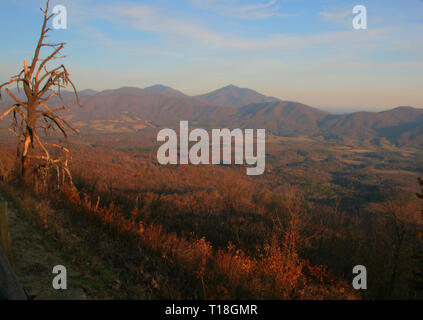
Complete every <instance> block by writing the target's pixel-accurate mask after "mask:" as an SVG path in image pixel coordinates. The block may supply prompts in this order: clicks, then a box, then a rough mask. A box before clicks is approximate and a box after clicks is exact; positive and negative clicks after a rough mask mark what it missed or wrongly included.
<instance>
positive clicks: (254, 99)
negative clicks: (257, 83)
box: [197, 84, 280, 108]
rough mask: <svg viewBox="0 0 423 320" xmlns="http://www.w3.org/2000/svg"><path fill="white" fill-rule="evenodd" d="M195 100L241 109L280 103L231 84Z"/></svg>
mask: <svg viewBox="0 0 423 320" xmlns="http://www.w3.org/2000/svg"><path fill="white" fill-rule="evenodd" d="M197 98H199V99H202V100H204V101H207V102H209V103H212V104H215V105H220V106H225V107H237V108H239V107H242V106H245V105H248V104H252V103H266V102H275V101H280V100H279V99H276V98H273V97H267V96H265V95H263V94H261V93H259V92H257V91H254V90H251V89H248V88H240V87H237V86H235V85H233V84H230V85H227V86H226V87H223V88H220V89H217V90H215V91H212V92H209V93H206V94H202V95H199V96H197Z"/></svg>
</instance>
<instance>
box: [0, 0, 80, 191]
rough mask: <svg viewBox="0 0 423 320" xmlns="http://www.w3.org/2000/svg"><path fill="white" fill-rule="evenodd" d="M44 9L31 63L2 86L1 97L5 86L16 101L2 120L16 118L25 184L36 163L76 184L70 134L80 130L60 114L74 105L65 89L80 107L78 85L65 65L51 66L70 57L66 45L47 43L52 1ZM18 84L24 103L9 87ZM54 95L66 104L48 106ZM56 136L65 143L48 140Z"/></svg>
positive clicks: (12, 128)
mask: <svg viewBox="0 0 423 320" xmlns="http://www.w3.org/2000/svg"><path fill="white" fill-rule="evenodd" d="M40 10H41V12H42V13H43V16H44V19H43V25H42V29H41V35H40V38H39V40H38V43H37V46H36V48H35V53H34V56H33V58H32V61H31V64H30V65H28V63H27V60H26V59H25V60H24V68H23V70H22V71H21V72H20V73H19V74H18V75H16V76H14V77H12V78H11V79H10V81H8V82H6V83H4V84H2V85H0V97H1V89H2V88H3V87H5V91H6V93H7V94H8V95H9V96H10V98H11V99H12V101H13V102H12V103H13V104H12V105H11V106H10V108H9V109H7V110H6V111H5V112H4V113H3V114H2V115H0V120H2V119H3V118H4V117H6V116H8V115H12V117H13V119H12V124H11V126H10V127H9V130H10V131H11V132H12V133H13V134H14V135H15V136H16V137H17V138H18V144H17V159H18V165H19V167H20V168H19V169H18V170H19V171H20V175H21V176H22V178H23V179H24V180H25V181H26V180H27V178H28V176H29V173H30V170H29V168H30V165H31V164H34V166H33V167H34V169H36V168H38V169H39V168H44V170H45V172H47V171H49V170H51V169H54V171H55V172H56V174H57V178H58V179H59V181H62V182H63V183H65V179H66V177H67V178H68V179H69V181H70V183H72V178H71V174H70V171H69V169H68V161H69V158H70V146H69V141H68V132H69V131H73V132H75V133H77V134H79V131H78V130H77V129H75V128H73V127H72V126H71V125H70V124H69V123H68V121H66V120H65V119H64V118H63V117H62V116H60V115H59V113H60V111H62V110H67V109H68V108H69V107H70V105H63V104H64V103H63V99H62V95H61V89H63V88H66V87H68V86H71V87H72V89H73V93H74V94H75V98H76V102H77V104H78V105H79V97H78V93H77V90H76V87H75V85H74V84H73V82H72V81H71V80H70V79H69V72H68V70H67V69H66V67H65V66H64V65H63V64H61V65H58V66H55V67H53V68H50V67H49V68H48V66H47V65H48V64H49V63H50V62H52V61H54V60H58V59H63V58H65V57H66V56H63V55H62V54H61V51H62V49H63V48H64V46H65V44H66V43H52V42H47V41H46V38H48V33H49V32H50V31H51V29H50V28H48V27H47V24H48V22H49V21H50V19H51V18H53V16H54V14H49V13H48V11H49V0H48V1H47V3H46V6H45V9H44V10H43V9H40ZM43 48H48V49H51V52H50V55H48V56H47V57H45V58H41V57H40V52H41V50H42V49H43ZM15 84H16V87H17V91H18V93H20V91H21V90H23V92H24V94H25V98H24V99H23V100H22V101H21V100H20V99H19V96H18V95H15V94H13V93H12V91H10V90H9V89H8V88H7V87H8V86H11V85H15ZM54 96H58V97H59V98H60V101H62V103H61V106H60V107H54V108H53V107H51V106H50V107H49V106H48V103H49V100H50V99H51V98H53V97H54ZM40 132H43V133H44V136H43V137H41V136H40V135H39V133H40ZM52 134H54V135H55V136H56V137H58V138H64V143H63V142H60V140H61V139H59V142H58V143H51V142H48V139H46V138H47V137H48V136H50V135H52ZM53 150H55V151H53ZM53 153H59V156H54V155H53V156H52V154H53Z"/></svg>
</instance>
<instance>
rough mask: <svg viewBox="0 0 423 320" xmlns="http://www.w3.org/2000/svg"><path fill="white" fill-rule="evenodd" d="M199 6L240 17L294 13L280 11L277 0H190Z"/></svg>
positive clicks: (284, 15) (278, 15) (263, 16)
mask: <svg viewBox="0 0 423 320" xmlns="http://www.w3.org/2000/svg"><path fill="white" fill-rule="evenodd" d="M191 2H192V3H193V4H194V5H196V6H199V7H202V8H206V9H209V10H213V11H215V12H217V13H219V14H221V15H225V16H232V17H236V18H241V19H266V18H269V17H291V16H296V14H290V13H284V12H282V10H281V8H280V6H279V5H278V1H277V0H269V1H268V2H255V3H250V4H240V3H239V2H240V1H235V0H229V1H228V0H226V1H225V0H191Z"/></svg>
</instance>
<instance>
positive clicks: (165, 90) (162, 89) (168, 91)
mask: <svg viewBox="0 0 423 320" xmlns="http://www.w3.org/2000/svg"><path fill="white" fill-rule="evenodd" d="M144 90H145V91H149V92H158V93H161V94H164V95H167V96H170V97H183V96H185V94H184V93H182V92H181V91H178V90H175V89H173V88H171V87H168V86H164V85H162V84H155V85H152V86H150V87H147V88H144Z"/></svg>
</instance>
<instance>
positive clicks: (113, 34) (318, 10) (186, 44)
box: [0, 0, 423, 110]
mask: <svg viewBox="0 0 423 320" xmlns="http://www.w3.org/2000/svg"><path fill="white" fill-rule="evenodd" d="M58 4H60V5H64V6H65V7H66V8H67V11H68V12H67V14H68V17H67V20H68V29H67V30H54V32H53V33H52V36H51V37H52V39H53V40H60V41H65V42H67V46H66V47H65V50H64V53H65V54H66V55H67V56H68V58H67V59H66V60H65V63H66V65H67V66H68V68H69V70H70V72H71V74H72V78H73V80H74V82H75V83H76V84H77V86H78V88H79V89H86V88H93V89H97V90H102V89H110V88H117V87H122V86H137V87H146V86H149V85H152V84H157V83H160V84H164V85H169V86H171V87H173V88H175V89H179V90H181V91H183V92H185V93H187V94H200V93H204V92H208V91H211V90H214V89H217V88H219V87H222V86H225V85H228V84H235V85H238V86H241V87H249V88H252V89H255V90H258V91H260V92H262V93H264V94H268V95H273V96H277V97H279V98H282V99H286V100H294V101H300V102H303V103H307V104H310V105H312V106H316V107H325V108H327V109H329V110H331V109H333V110H338V109H343V110H356V109H367V110H380V109H388V108H392V107H396V106H399V105H412V106H415V107H422V108H423V89H422V84H423V1H422V0H401V1H399V0H367V1H366V0H363V1H344V0H313V1H312V0H243V1H241V0H178V1H176V0H173V1H170V0H154V1H142V0H132V1H131V0H124V1H111V0H55V1H53V0H52V1H51V7H53V6H54V5H58ZM358 4H361V5H365V6H366V8H367V11H368V29H367V30H354V29H353V28H352V19H353V17H354V15H353V14H352V9H353V7H354V6H355V5H358ZM43 5H44V1H41V0H30V1H22V0H8V1H7V3H3V6H2V10H1V11H0V30H2V31H1V35H2V36H3V37H2V40H1V43H2V45H1V50H0V82H3V81H6V80H7V79H8V78H9V77H10V76H12V75H15V74H16V73H17V71H18V70H20V69H21V67H22V64H23V59H24V58H28V59H30V57H31V56H32V51H33V47H34V45H35V43H36V41H37V38H38V36H39V29H40V23H41V12H40V11H39V8H40V7H41V6H43Z"/></svg>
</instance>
